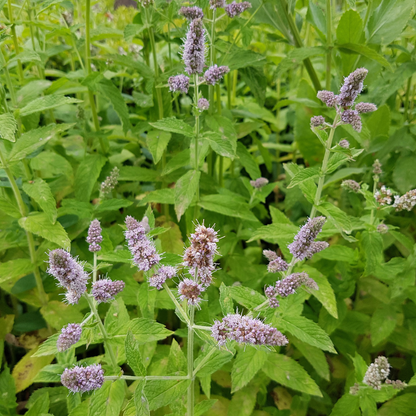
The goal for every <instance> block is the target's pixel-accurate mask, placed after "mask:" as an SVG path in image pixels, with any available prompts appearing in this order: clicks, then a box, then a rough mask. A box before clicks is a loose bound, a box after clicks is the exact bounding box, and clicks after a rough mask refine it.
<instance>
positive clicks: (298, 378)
mask: <svg viewBox="0 0 416 416" xmlns="http://www.w3.org/2000/svg"><path fill="white" fill-rule="evenodd" d="M263 372H264V373H265V374H266V375H267V376H268V377H270V378H271V379H272V380H274V381H276V382H278V383H279V384H282V385H283V386H286V387H289V388H291V389H293V390H297V391H301V392H302V393H307V394H311V395H312V396H318V397H322V393H321V391H320V390H319V387H318V386H317V385H316V383H315V381H314V380H313V379H312V378H311V377H310V376H309V374H308V373H307V372H306V371H305V370H304V369H303V367H302V366H301V365H300V364H299V363H297V362H296V361H295V360H293V359H292V358H290V357H287V356H285V355H282V354H269V357H268V359H267V361H266V363H265V365H264V367H263Z"/></svg>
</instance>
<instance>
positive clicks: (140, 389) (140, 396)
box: [133, 380, 150, 416]
mask: <svg viewBox="0 0 416 416" xmlns="http://www.w3.org/2000/svg"><path fill="white" fill-rule="evenodd" d="M145 386H146V380H139V381H138V383H137V387H136V390H134V398H133V400H134V407H135V409H136V414H135V416H150V409H149V401H148V400H147V397H146V395H145V392H144V389H145Z"/></svg>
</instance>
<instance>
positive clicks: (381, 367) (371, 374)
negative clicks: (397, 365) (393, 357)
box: [363, 356, 390, 390]
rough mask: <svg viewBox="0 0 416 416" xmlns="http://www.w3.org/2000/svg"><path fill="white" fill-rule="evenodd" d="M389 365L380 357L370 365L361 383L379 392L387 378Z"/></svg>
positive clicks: (385, 359) (384, 358)
mask: <svg viewBox="0 0 416 416" xmlns="http://www.w3.org/2000/svg"><path fill="white" fill-rule="evenodd" d="M389 373H390V364H389V362H388V360H387V358H386V357H383V356H380V357H377V358H376V359H375V360H374V363H371V364H370V365H369V366H368V368H367V371H366V373H365V375H364V380H363V383H364V384H367V386H370V387H372V388H373V389H374V390H381V383H382V382H383V381H384V380H385V379H386V378H387V377H388V376H389Z"/></svg>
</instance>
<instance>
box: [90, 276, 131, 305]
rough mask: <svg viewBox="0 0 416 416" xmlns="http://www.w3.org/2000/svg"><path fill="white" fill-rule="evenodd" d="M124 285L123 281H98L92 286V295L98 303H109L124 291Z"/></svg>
mask: <svg viewBox="0 0 416 416" xmlns="http://www.w3.org/2000/svg"><path fill="white" fill-rule="evenodd" d="M124 285H125V283H124V282H123V281H122V280H114V281H113V280H110V279H102V280H98V281H97V282H95V283H94V284H93V285H92V295H93V296H94V298H95V300H96V301H97V303H102V302H109V301H111V300H114V296H116V295H117V294H118V293H120V292H121V291H122V290H123V289H124Z"/></svg>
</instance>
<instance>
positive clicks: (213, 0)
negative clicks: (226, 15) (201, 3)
mask: <svg viewBox="0 0 416 416" xmlns="http://www.w3.org/2000/svg"><path fill="white" fill-rule="evenodd" d="M209 6H210V9H212V10H214V9H223V8H224V7H225V0H209Z"/></svg>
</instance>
